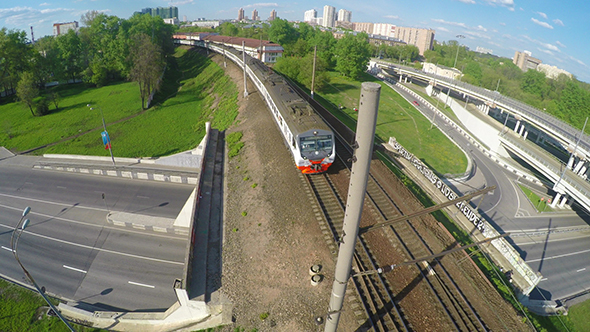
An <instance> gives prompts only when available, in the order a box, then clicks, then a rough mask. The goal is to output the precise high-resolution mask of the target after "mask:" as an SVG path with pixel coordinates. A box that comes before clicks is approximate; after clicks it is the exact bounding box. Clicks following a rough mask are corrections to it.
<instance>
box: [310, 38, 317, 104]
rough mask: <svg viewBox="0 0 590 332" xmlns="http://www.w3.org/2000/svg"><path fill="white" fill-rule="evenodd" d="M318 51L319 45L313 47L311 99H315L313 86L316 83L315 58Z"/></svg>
mask: <svg viewBox="0 0 590 332" xmlns="http://www.w3.org/2000/svg"><path fill="white" fill-rule="evenodd" d="M317 52H318V46H317V45H316V46H314V47H313V69H312V70H311V99H313V87H314V83H315V58H316V55H317Z"/></svg>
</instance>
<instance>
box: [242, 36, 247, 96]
mask: <svg viewBox="0 0 590 332" xmlns="http://www.w3.org/2000/svg"><path fill="white" fill-rule="evenodd" d="M242 65H243V66H244V97H248V83H247V82H246V45H245V44H244V42H243V41H242Z"/></svg>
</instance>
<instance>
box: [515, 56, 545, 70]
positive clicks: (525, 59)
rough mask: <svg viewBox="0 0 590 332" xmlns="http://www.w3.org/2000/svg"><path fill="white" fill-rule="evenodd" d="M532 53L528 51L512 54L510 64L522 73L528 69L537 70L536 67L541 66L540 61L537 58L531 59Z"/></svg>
mask: <svg viewBox="0 0 590 332" xmlns="http://www.w3.org/2000/svg"><path fill="white" fill-rule="evenodd" d="M531 55H532V53H531V52H529V51H524V52H519V51H516V52H514V58H512V62H513V63H514V64H515V65H516V66H518V68H520V70H522V71H525V72H526V71H528V70H529V69H535V70H536V69H537V66H538V65H540V64H541V62H543V61H541V60H539V59H537V58H533V57H532V56H531Z"/></svg>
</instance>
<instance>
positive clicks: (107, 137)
mask: <svg viewBox="0 0 590 332" xmlns="http://www.w3.org/2000/svg"><path fill="white" fill-rule="evenodd" d="M86 106H88V107H90V110H91V111H94V109H95V108H94V107H92V105H90V104H87V105H86ZM98 109H99V110H100V116H101V117H102V128H103V129H104V132H103V133H104V134H103V135H105V137H106V141H105V142H106V143H105V144H108V145H107V147H108V148H109V152H110V153H111V159H112V160H113V166H115V167H116V166H117V165H115V157H113V149H112V147H111V146H112V144H111V139H110V138H109V134H108V133H107V125H106V123H105V122H104V113H103V112H102V107H100V106H98Z"/></svg>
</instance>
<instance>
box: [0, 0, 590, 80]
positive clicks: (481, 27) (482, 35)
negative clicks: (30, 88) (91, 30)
mask: <svg viewBox="0 0 590 332" xmlns="http://www.w3.org/2000/svg"><path fill="white" fill-rule="evenodd" d="M325 5H329V6H333V7H335V8H336V13H335V14H337V13H338V11H339V10H340V9H345V10H348V11H351V12H352V13H353V15H352V21H353V22H373V23H389V24H393V25H396V26H403V27H415V28H425V29H429V28H430V29H434V30H435V31H436V35H435V39H436V40H437V41H438V42H445V41H449V40H457V38H456V36H457V35H464V36H465V37H466V38H465V39H460V40H459V42H460V43H461V44H463V45H465V46H468V47H469V48H470V49H471V50H476V48H477V47H478V46H479V47H482V48H485V49H489V50H492V51H493V54H495V55H498V56H502V57H506V58H509V59H512V57H513V56H514V53H515V51H519V52H522V51H524V50H528V51H530V52H532V56H533V57H535V58H538V59H540V60H542V61H543V63H544V64H548V65H553V66H557V67H559V68H562V69H565V70H567V71H568V72H570V73H572V74H574V75H575V76H576V77H577V78H578V79H580V80H582V81H585V82H590V43H587V42H586V41H587V40H590V38H588V37H589V36H588V35H589V34H590V32H589V31H590V29H589V28H590V24H589V23H588V19H587V13H590V2H587V1H560V2H558V1H545V2H539V1H536V0H416V1H411V2H410V1H401V0H375V1H372V2H351V1H326V2H317V1H313V2H312V1H309V0H303V1H298V2H268V3H254V2H252V3H248V2H240V1H235V0H229V1H224V2H214V3H207V4H206V5H204V4H203V3H202V2H197V1H196V0H178V1H172V2H170V1H164V0H147V1H143V2H136V1H114V0H94V1H93V0H73V1H69V2H50V1H47V0H45V1H38V0H37V1H35V0H19V1H16V0H4V1H3V2H2V5H0V26H2V27H6V28H7V29H19V30H23V31H25V32H26V33H27V36H28V37H29V39H30V38H31V36H30V27H31V26H33V28H34V31H35V39H39V38H41V37H43V36H46V35H52V33H53V31H52V29H53V24H54V23H66V22H73V21H80V17H81V16H82V15H83V14H84V13H86V12H87V11H88V10H97V11H100V12H104V13H105V14H107V15H115V16H118V17H121V18H129V17H130V16H131V15H132V14H133V13H134V12H136V11H140V10H141V9H142V8H145V7H153V8H156V7H168V6H176V7H178V12H179V15H180V16H181V17H184V16H186V17H187V19H188V20H189V21H192V20H195V19H197V18H207V19H237V13H238V10H239V9H240V8H244V10H245V12H247V13H248V14H251V13H252V11H253V10H254V9H256V10H257V11H258V15H259V17H260V18H261V19H262V20H266V19H267V18H269V17H270V13H271V11H272V10H275V12H276V13H277V17H279V18H283V19H287V20H289V21H303V15H304V13H305V11H308V10H311V9H315V10H316V11H317V16H318V17H322V14H323V7H324V6H325Z"/></svg>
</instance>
